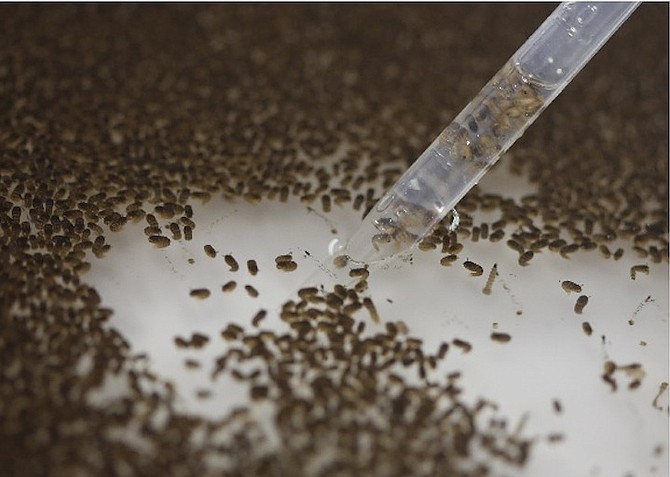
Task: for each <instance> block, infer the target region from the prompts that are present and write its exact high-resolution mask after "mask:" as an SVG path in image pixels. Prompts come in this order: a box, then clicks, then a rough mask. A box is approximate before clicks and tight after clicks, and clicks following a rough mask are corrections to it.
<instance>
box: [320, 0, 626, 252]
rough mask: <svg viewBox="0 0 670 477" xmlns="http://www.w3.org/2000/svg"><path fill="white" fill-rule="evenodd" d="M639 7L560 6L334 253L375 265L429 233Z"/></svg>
mask: <svg viewBox="0 0 670 477" xmlns="http://www.w3.org/2000/svg"><path fill="white" fill-rule="evenodd" d="M638 5H639V2H635V3H623V2H612V3H605V2H595V3H573V2H567V3H562V4H561V5H559V6H558V8H557V9H556V10H555V11H554V12H553V13H552V14H551V15H550V16H549V17H548V18H547V19H546V20H545V21H544V23H542V25H541V26H540V27H539V28H538V29H537V31H535V33H533V35H532V36H531V37H530V38H529V39H528V40H527V41H526V42H525V43H524V44H523V45H522V46H521V48H520V49H519V50H518V51H517V52H516V53H515V54H514V55H513V56H512V58H511V59H510V60H509V61H508V62H507V63H505V65H503V67H502V68H501V69H500V71H498V72H497V73H496V74H495V76H494V77H493V78H492V79H491V80H490V81H489V82H488V84H487V85H486V86H484V88H483V89H482V90H481V91H480V92H479V94H478V95H477V96H476V97H475V98H474V99H473V100H472V101H471V102H470V103H469V104H468V105H467V106H466V107H465V109H463V111H461V112H460V114H459V115H458V116H456V118H455V119H454V121H453V122H452V123H451V124H450V125H449V126H447V128H446V129H445V130H444V131H442V133H441V134H440V135H439V136H438V137H437V139H435V141H433V143H432V144H431V145H430V146H429V147H428V149H426V150H425V151H424V152H423V154H421V156H419V158H418V159H417V160H416V162H414V164H413V165H412V166H411V167H410V168H409V169H408V170H407V172H405V174H404V175H403V176H402V177H401V178H400V180H398V182H397V183H396V184H395V185H394V186H393V187H392V188H391V189H390V190H389V191H388V192H387V193H386V195H384V196H383V197H382V198H381V199H380V200H379V202H378V203H377V204H376V206H375V207H373V209H372V210H371V211H370V213H369V214H368V215H367V216H366V217H365V220H364V221H363V224H362V225H361V227H360V228H359V230H358V231H357V232H356V233H355V234H354V235H353V236H352V237H351V239H350V240H349V241H348V242H347V243H346V244H345V245H344V247H342V248H339V250H337V249H336V250H333V253H334V254H335V255H337V256H336V262H335V263H336V265H343V264H345V263H346V262H347V259H350V260H353V261H354V262H364V263H371V262H375V261H379V260H382V259H385V258H387V257H390V256H392V255H395V254H397V253H400V252H403V251H405V250H407V249H409V248H410V247H412V246H413V245H414V244H416V243H417V242H418V241H420V240H421V238H423V237H424V236H425V235H426V234H427V233H429V232H430V231H431V229H432V228H433V226H434V225H435V224H436V223H437V222H439V221H440V220H441V219H442V218H443V217H444V216H445V215H446V214H447V213H448V212H449V211H450V210H452V209H453V208H454V206H455V205H456V204H457V203H458V201H459V200H460V199H461V198H462V197H463V196H464V195H465V194H466V193H467V192H468V191H469V190H470V189H471V188H472V187H473V186H474V185H475V184H477V182H478V181H479V179H480V178H481V177H482V176H483V175H484V173H486V171H487V170H488V169H489V168H490V167H491V166H492V165H493V164H495V163H496V162H497V161H498V159H499V158H500V156H501V155H502V154H503V153H504V152H505V151H507V149H509V148H510V146H512V144H514V142H515V141H516V140H517V139H518V138H519V137H521V135H522V134H523V133H524V131H525V130H526V128H527V127H528V126H530V125H531V124H532V123H533V121H535V119H536V118H537V117H538V116H539V115H540V113H542V111H544V109H545V108H546V107H547V106H548V105H549V104H550V103H551V102H552V101H553V100H554V99H555V98H556V96H558V95H559V93H560V92H561V91H563V89H564V88H565V87H566V86H567V85H568V83H570V81H571V80H572V79H573V78H574V77H575V75H576V74H577V73H579V71H580V70H581V69H582V68H583V67H584V65H585V64H586V63H587V62H588V61H589V60H590V59H591V58H592V57H593V55H594V54H595V53H596V52H597V51H598V50H599V49H600V48H601V47H602V45H603V44H605V42H606V41H607V40H608V39H609V38H610V37H611V36H612V34H613V33H614V32H615V31H616V30H617V29H618V28H619V27H620V26H621V24H622V23H623V22H624V21H625V20H626V19H627V18H628V17H629V16H630V14H631V13H633V11H634V10H635V8H637V6H638Z"/></svg>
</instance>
